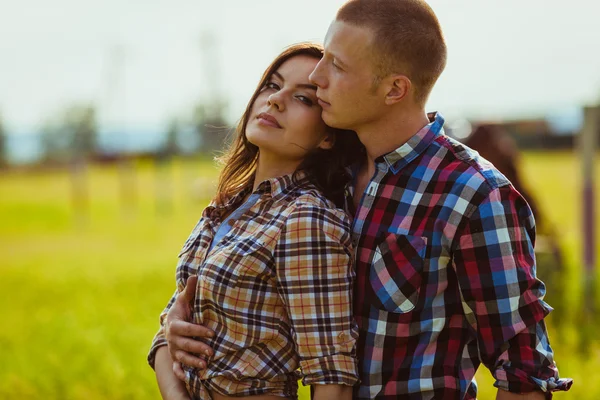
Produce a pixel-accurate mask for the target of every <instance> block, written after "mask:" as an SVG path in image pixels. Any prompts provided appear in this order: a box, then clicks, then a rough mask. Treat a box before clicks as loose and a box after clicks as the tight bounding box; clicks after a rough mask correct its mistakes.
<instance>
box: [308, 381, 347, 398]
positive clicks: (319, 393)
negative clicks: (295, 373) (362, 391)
mask: <svg viewBox="0 0 600 400" xmlns="http://www.w3.org/2000/svg"><path fill="white" fill-rule="evenodd" d="M313 387H314V389H315V394H314V396H313V400H329V399H336V400H352V386H345V385H313Z"/></svg>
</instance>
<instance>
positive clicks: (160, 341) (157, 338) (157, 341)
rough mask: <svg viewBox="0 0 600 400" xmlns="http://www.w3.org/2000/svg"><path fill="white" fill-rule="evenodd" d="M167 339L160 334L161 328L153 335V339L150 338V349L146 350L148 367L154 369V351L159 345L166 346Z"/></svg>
mask: <svg viewBox="0 0 600 400" xmlns="http://www.w3.org/2000/svg"><path fill="white" fill-rule="evenodd" d="M166 345H167V339H166V338H165V336H164V335H163V334H162V329H161V330H160V331H159V332H158V333H157V334H156V336H154V340H152V346H151V347H150V351H149V352H148V364H150V367H152V369H154V361H155V359H156V352H157V351H158V348H159V347H162V346H166Z"/></svg>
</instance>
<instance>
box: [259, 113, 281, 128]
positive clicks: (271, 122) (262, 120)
mask: <svg viewBox="0 0 600 400" xmlns="http://www.w3.org/2000/svg"><path fill="white" fill-rule="evenodd" d="M256 118H257V119H258V123H259V124H261V125H266V126H271V127H273V128H277V129H281V125H279V122H278V121H277V119H276V118H275V117H274V116H272V115H271V114H268V113H260V114H258V117H256Z"/></svg>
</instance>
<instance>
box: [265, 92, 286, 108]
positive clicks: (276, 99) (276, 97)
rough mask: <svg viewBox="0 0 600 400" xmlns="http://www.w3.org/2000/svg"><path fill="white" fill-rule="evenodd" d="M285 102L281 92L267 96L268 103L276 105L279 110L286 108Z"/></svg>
mask: <svg viewBox="0 0 600 400" xmlns="http://www.w3.org/2000/svg"><path fill="white" fill-rule="evenodd" d="M284 103H285V102H284V101H283V98H282V96H281V92H277V93H273V94H271V95H270V96H269V97H268V98H267V105H269V106H273V107H275V108H276V109H277V110H278V111H283V110H284V109H285V105H284Z"/></svg>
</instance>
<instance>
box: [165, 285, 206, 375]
mask: <svg viewBox="0 0 600 400" xmlns="http://www.w3.org/2000/svg"><path fill="white" fill-rule="evenodd" d="M197 283H198V277H197V276H195V275H194V276H190V277H189V278H188V280H187V282H186V285H185V289H184V290H183V292H181V293H180V294H179V295H178V296H177V300H176V301H175V303H174V304H173V306H172V307H171V309H170V310H169V313H168V314H167V318H166V321H165V336H166V339H167V346H168V349H169V353H170V355H171V358H172V360H173V373H174V374H175V376H177V378H179V379H180V380H182V381H183V380H185V372H184V371H183V369H182V368H181V364H184V365H187V366H189V367H192V368H199V369H204V368H206V360H204V359H202V358H200V357H198V356H197V355H199V354H201V355H203V356H204V357H210V356H211V355H212V354H213V351H212V349H211V348H210V347H209V346H208V345H206V344H205V343H202V342H201V341H199V340H196V339H195V337H203V338H211V337H213V336H214V332H213V331H211V330H210V329H208V328H206V327H204V326H202V325H197V324H193V323H191V322H189V321H191V320H192V306H193V302H194V297H195V291H196V285H197Z"/></svg>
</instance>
